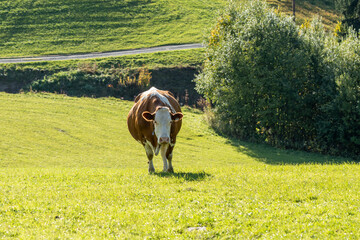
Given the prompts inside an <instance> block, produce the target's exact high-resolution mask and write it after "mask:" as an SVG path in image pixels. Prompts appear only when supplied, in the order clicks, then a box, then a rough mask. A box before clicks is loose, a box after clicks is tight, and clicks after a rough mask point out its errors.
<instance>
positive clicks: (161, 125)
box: [154, 108, 172, 143]
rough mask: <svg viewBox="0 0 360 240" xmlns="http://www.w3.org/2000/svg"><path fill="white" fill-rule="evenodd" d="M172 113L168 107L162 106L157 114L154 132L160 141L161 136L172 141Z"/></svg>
mask: <svg viewBox="0 0 360 240" xmlns="http://www.w3.org/2000/svg"><path fill="white" fill-rule="evenodd" d="M171 122H172V120H171V115H170V112H169V109H168V108H160V109H158V111H157V112H156V114H155V119H154V128H155V130H154V132H155V135H156V137H157V139H158V143H160V138H168V141H170V129H171Z"/></svg>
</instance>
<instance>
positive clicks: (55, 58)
mask: <svg viewBox="0 0 360 240" xmlns="http://www.w3.org/2000/svg"><path fill="white" fill-rule="evenodd" d="M202 47H203V46H202V45H201V44H199V43H193V44H182V45H168V46H161V47H151V48H140V49H132V50H122V51H115V52H103V53H84V54H73V55H50V56H39V57H27V58H7V59H6V58H3V59H0V63H24V62H42V61H59V60H73V59H88V58H103V57H117V56H124V55H132V54H139V53H153V52H164V51H174V50H184V49H193V48H202Z"/></svg>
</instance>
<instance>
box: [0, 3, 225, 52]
mask: <svg viewBox="0 0 360 240" xmlns="http://www.w3.org/2000/svg"><path fill="white" fill-rule="evenodd" d="M223 4H224V0H212V1H205V0H186V1H185V0H181V1H179V0H178V1H171V0H155V1H150V0H126V1H113V0H104V1H98V0H86V1H85V0H82V1H78V0H61V1H57V0H56V1H54V0H37V1H33V0H16V1H14V0H5V1H1V2H0V11H1V12H0V16H1V20H2V25H1V26H0V39H1V40H0V54H1V55H0V57H4V56H28V55H37V54H57V53H75V52H93V51H111V50H116V49H131V48H140V47H149V46H158V45H165V44H177V43H191V42H200V41H201V39H202V30H203V29H204V28H205V26H207V24H209V22H211V20H212V19H213V18H214V17H215V16H216V13H217V10H218V9H220V8H221V7H220V6H222V5H223Z"/></svg>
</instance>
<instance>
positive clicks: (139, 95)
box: [134, 93, 141, 103]
mask: <svg viewBox="0 0 360 240" xmlns="http://www.w3.org/2000/svg"><path fill="white" fill-rule="evenodd" d="M140 97H141V93H140V94H138V95H137V96H136V97H135V100H134V102H135V103H137V102H138V101H139V99H140Z"/></svg>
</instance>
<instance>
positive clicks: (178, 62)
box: [0, 48, 205, 71]
mask: <svg viewBox="0 0 360 240" xmlns="http://www.w3.org/2000/svg"><path fill="white" fill-rule="evenodd" d="M204 59H205V49H203V48H200V49H189V50H179V51H166V52H157V53H143V54H135V55H126V56H120V57H107V58H95V59H85V60H66V61H49V62H29V63H9V64H0V69H1V68H17V69H27V68H31V69H44V70H53V71H56V70H68V69H76V68H78V67H81V66H87V65H92V66H93V65H94V64H95V65H96V67H98V68H111V67H112V66H113V67H117V68H140V67H145V68H149V69H153V68H157V67H175V66H200V65H202V63H203V61H204Z"/></svg>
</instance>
